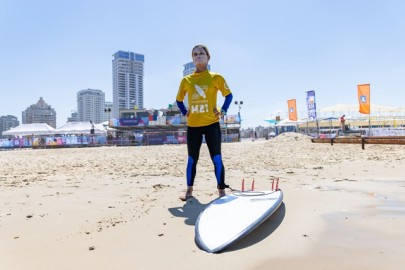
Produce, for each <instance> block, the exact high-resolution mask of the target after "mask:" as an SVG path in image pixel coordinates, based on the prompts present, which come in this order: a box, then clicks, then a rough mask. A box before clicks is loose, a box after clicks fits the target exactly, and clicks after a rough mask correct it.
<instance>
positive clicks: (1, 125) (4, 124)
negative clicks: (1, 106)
mask: <svg viewBox="0 0 405 270" xmlns="http://www.w3.org/2000/svg"><path fill="white" fill-rule="evenodd" d="M19 125H20V122H19V121H18V119H17V117H16V116H13V115H4V116H0V136H2V134H3V131H7V130H9V129H11V128H14V127H17V126H19Z"/></svg>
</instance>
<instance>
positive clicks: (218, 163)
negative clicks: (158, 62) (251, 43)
mask: <svg viewBox="0 0 405 270" xmlns="http://www.w3.org/2000/svg"><path fill="white" fill-rule="evenodd" d="M191 56H192V59H193V62H194V65H195V68H196V71H195V72H194V73H193V74H190V75H187V76H185V77H184V78H183V79H182V81H181V83H180V87H179V90H178V92H177V97H176V102H177V106H178V107H179V109H180V111H181V113H182V114H183V115H184V116H187V152H188V160H187V169H186V179H187V191H186V194H185V195H184V196H181V197H180V199H181V200H183V201H185V200H187V199H188V198H191V197H192V196H193V186H194V179H195V175H196V172H197V162H198V158H199V156H200V148H201V145H202V142H203V136H205V142H206V143H207V146H208V150H209V153H210V156H211V160H212V162H213V163H214V172H215V178H216V180H217V188H218V194H219V196H220V197H222V196H225V188H226V187H228V186H227V185H226V184H225V168H224V165H223V163H222V154H221V141H222V133H221V127H220V125H219V119H220V118H221V117H222V116H223V115H225V114H226V112H227V110H228V108H229V105H230V104H231V102H232V93H231V90H230V89H229V87H228V85H227V83H226V81H225V79H224V78H223V77H222V76H221V75H220V74H218V73H214V72H210V71H209V70H208V61H209V60H210V57H211V56H210V53H209V51H208V48H207V47H206V46H205V45H196V46H194V48H193V49H192V51H191ZM218 91H220V92H221V94H222V96H224V97H225V101H224V104H223V105H222V108H221V109H220V111H219V110H218V109H217V94H218ZM186 94H188V105H189V108H188V109H187V108H186V107H185V105H184V103H183V101H184V97H185V96H186Z"/></svg>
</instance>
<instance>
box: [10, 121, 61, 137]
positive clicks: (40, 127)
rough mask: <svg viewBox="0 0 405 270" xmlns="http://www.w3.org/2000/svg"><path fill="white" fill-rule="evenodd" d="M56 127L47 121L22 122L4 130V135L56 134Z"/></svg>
mask: <svg viewBox="0 0 405 270" xmlns="http://www.w3.org/2000/svg"><path fill="white" fill-rule="evenodd" d="M54 130H55V129H54V128H53V127H51V126H49V125H48V124H45V123H36V124H21V125H19V126H18V127H15V128H12V129H10V130H7V131H3V133H2V134H3V135H5V136H8V135H13V136H30V135H50V134H54Z"/></svg>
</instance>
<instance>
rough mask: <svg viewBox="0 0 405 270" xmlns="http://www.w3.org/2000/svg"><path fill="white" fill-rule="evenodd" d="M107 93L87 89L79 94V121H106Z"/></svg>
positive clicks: (96, 122)
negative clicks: (105, 105)
mask: <svg viewBox="0 0 405 270" xmlns="http://www.w3.org/2000/svg"><path fill="white" fill-rule="evenodd" d="M104 104H105V93H104V92H103V91H101V90H98V89H85V90H81V91H79V92H78V93H77V121H79V122H85V121H92V122H93V123H94V124H98V123H101V122H103V121H104Z"/></svg>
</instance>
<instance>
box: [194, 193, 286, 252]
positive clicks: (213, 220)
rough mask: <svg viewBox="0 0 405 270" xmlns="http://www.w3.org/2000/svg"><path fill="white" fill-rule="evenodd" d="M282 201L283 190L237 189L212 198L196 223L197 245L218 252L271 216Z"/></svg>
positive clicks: (208, 250)
mask: <svg viewBox="0 0 405 270" xmlns="http://www.w3.org/2000/svg"><path fill="white" fill-rule="evenodd" d="M282 201H283V192H282V191H281V190H280V189H279V190H275V191H244V192H234V193H231V194H228V195H226V196H224V197H221V198H218V199H216V200H214V201H213V202H211V203H210V204H209V205H208V206H207V207H206V208H205V209H204V210H203V211H202V212H201V214H200V215H199V216H198V218H197V221H196V224H195V241H196V243H197V245H198V246H199V247H200V248H201V249H203V250H205V251H207V252H210V253H217V252H220V251H221V250H223V249H225V248H226V247H228V246H229V245H231V244H232V243H234V242H236V241H238V240H239V239H241V238H243V237H244V236H245V235H247V234H249V233H250V232H251V231H253V230H254V229H255V228H256V227H257V226H259V225H260V224H261V223H263V222H264V221H265V220H266V219H267V218H268V217H270V216H271V215H272V214H273V213H274V212H275V211H276V210H277V208H278V207H279V206H280V205H281V203H282Z"/></svg>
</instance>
